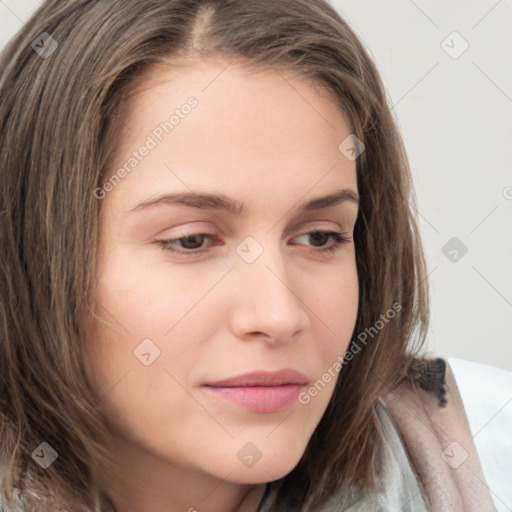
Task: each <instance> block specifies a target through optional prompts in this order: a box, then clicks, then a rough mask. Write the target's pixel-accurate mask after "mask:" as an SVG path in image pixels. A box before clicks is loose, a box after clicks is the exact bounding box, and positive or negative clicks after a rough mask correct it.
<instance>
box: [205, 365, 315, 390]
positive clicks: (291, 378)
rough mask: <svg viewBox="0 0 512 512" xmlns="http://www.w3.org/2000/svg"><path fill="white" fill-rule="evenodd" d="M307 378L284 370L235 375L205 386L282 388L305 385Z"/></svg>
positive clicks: (298, 373) (288, 369)
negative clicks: (288, 385)
mask: <svg viewBox="0 0 512 512" xmlns="http://www.w3.org/2000/svg"><path fill="white" fill-rule="evenodd" d="M307 382H308V378H307V377H306V376H305V375H303V374H302V373H300V372H299V371H297V370H293V369H290V368H285V369H283V370H279V371H274V372H272V371H255V372H251V373H244V374H243V375H236V376H235V377H230V378H228V379H223V380H218V381H215V382H207V383H205V386H213V387H239V386H283V385H285V384H300V385H304V384H307Z"/></svg>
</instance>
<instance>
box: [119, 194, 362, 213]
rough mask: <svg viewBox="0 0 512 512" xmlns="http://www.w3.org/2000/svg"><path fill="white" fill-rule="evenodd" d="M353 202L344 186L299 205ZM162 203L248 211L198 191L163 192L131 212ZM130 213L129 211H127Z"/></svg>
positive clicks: (311, 208) (306, 207) (315, 207)
mask: <svg viewBox="0 0 512 512" xmlns="http://www.w3.org/2000/svg"><path fill="white" fill-rule="evenodd" d="M347 201H348V202H351V203H355V204H357V205H359V196H358V195H357V194H356V193H355V192H354V191H353V190H351V189H348V188H342V189H340V190H337V191H335V192H334V193H332V194H328V195H326V196H321V197H315V198H313V199H311V200H310V201H308V202H306V203H302V204H301V205H299V207H298V209H299V211H300V212H307V211H314V210H321V209H323V208H330V207H333V206H336V205H338V204H341V203H344V202H347ZM160 204H181V205H184V206H188V207H190V208H198V209H201V210H210V209H211V210H223V211H226V212H228V213H230V214H232V215H237V216H243V215H245V213H246V209H245V205H244V203H243V202H242V203H239V202H238V201H235V200H234V199H232V198H230V197H228V196H226V195H224V194H208V193H197V192H177V193H172V194H163V195H161V196H158V197H156V198H154V199H148V200H147V201H144V202H142V203H140V204H139V205H137V206H136V207H135V208H132V209H131V210H129V212H135V211H139V210H143V209H145V208H148V207H149V206H153V205H160ZM127 213H128V212H127Z"/></svg>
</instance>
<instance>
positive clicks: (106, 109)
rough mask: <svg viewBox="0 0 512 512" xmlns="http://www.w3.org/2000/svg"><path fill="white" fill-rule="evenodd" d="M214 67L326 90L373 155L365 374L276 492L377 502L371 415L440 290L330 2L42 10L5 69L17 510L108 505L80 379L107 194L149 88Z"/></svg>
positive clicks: (3, 319) (101, 424)
mask: <svg viewBox="0 0 512 512" xmlns="http://www.w3.org/2000/svg"><path fill="white" fill-rule="evenodd" d="M42 33H47V34H49V35H50V36H51V38H53V40H55V43H53V42H52V40H51V39H48V36H46V35H44V34H43V35H41V34H42ZM37 41H39V46H34V44H33V43H35V44H37ZM37 49H39V51H37ZM41 49H43V50H42V51H41ZM44 52H46V54H45V53H44ZM209 56H212V57H213V56H224V57H226V56H227V57H228V58H229V59H236V60H237V61H240V62H243V63H246V64H247V66H254V67H260V68H270V67H272V68H274V69H292V70H296V71H298V72H299V73H300V74H301V75H302V76H303V77H304V80H310V81H311V82H312V83H315V84H316V85H317V86H318V87H322V88H323V89H325V90H326V91H328V93H329V94H330V95H331V97H332V98H333V100H334V101H335V102H336V104H337V105H339V108H340V109H342V110H343V111H344V112H345V114H346V116H347V118H348V120H349V121H350V123H351V127H352V132H353V134H354V135H355V136H357V138H358V139H360V140H361V141H362V142H363V144H364V148H365V149H364V151H363V153H362V154H361V155H360V156H359V157H358V158H357V161H356V165H357V167H356V169H357V182H358V190H359V194H360V213H359V216H358V220H357V224H356V226H355V232H354V240H355V248H356V259H357V270H358V275H359V283H360V290H359V300H360V303H359V310H358V317H357V322H356V327H355V330H354V333H353V340H352V342H351V345H350V347H349V351H351V352H352V354H353V357H352V358H351V359H350V360H348V359H347V360H344V363H343V369H342V372H341V375H340V378H339V380H338V382H337V385H336V389H335V391H334V395H333V397H332V399H331V401H330V403H329V406H328V408H327V410H326V412H325V414H324V416H323V418H322V420H321V421H320V423H319V425H318V427H317V428H316V430H315V432H314V433H313V435H312V437H311V439H310V442H309V444H308V446H307V449H306V451H305V453H304V455H303V457H302V459H301V460H300V462H299V463H298V465H297V466H296V467H295V468H294V469H293V471H292V472H291V473H289V474H288V475H286V476H285V477H284V478H283V479H281V481H280V482H279V485H280V486H281V488H282V492H283V493H285V492H286V493H288V494H294V495H295V496H296V503H298V504H299V505H300V504H304V503H306V502H308V503H310V504H311V505H312V509H313V510H314V509H315V505H319V504H320V503H321V502H322V500H324V499H326V498H327V497H329V496H330V495H331V494H332V493H333V492H334V491H335V489H336V488H337V487H338V486H339V483H340V482H345V483H346V484H348V485H352V484H353V485H360V486H363V487H365V488H367V489H369V490H371V489H372V487H373V486H374V485H375V476H376V474H377V473H378V471H379V465H378V461H379V454H380V453H381V443H382V440H381V437H380V435H379V429H378V421H377V418H376V412H375V405H376V402H377V401H378V398H379V397H380V396H382V395H384V394H386V393H387V392H389V391H390V390H393V389H395V388H396V387H397V386H399V385H400V384H401V383H402V382H405V381H406V380H407V376H408V374H409V373H408V372H409V368H410V366H411V362H412V361H413V355H415V356H416V355H417V354H419V350H420V349H421V347H422V344H423V341H424V338H425V335H426V331H427V325H428V288H427V280H426V272H425V268H426V267H425V262H424V256H423V252H422V247H421V242H420V239H419V236H418V227H417V224H416V222H415V218H414V215H413V213H412V209H411V208H412V207H414V206H412V205H414V203H415V198H414V193H413V190H412V188H411V178H410V171H409V164H408V161H407V157H406V154H405V151H404V147H403V143H402V140H401V137H400V135H399V133H398V131H397V127H396V123H395V120H394V118H393V115H392V112H391V109H390V107H389V101H388V98H387V97H386V93H385V90H384V88H383V85H382V83H381V79H380V77H379V74H378V72H377V70H376V67H375V65H374V64H373V62H372V60H371V59H370V58H369V56H368V54H367V52H366V50H365V48H364V46H363V45H362V43H361V42H360V41H359V40H358V38H357V37H356V35H355V34H354V32H353V31H352V30H351V28H350V27H349V26H348V25H347V23H346V22H345V21H344V20H343V19H342V18H341V17H340V15H339V14H338V13H337V12H336V10H335V9H334V8H333V7H332V6H331V5H330V4H329V3H327V0H279V1H275V0H145V1H143V2H141V1H140V0H123V1H122V2H110V1H106V0H97V1H90V0H66V1H63V0H47V1H45V2H44V3H43V4H42V5H41V7H40V8H39V9H38V10H37V11H36V12H35V13H34V14H33V15H32V17H31V18H30V19H29V21H28V22H27V23H26V24H25V25H24V26H23V27H22V28H21V30H20V31H19V32H18V33H17V34H16V35H15V37H14V38H13V39H12V40H11V41H10V42H9V44H8V45H7V47H6V48H5V49H4V51H3V53H2V55H1V57H0V72H1V76H0V155H1V158H0V181H1V184H2V187H1V188H0V197H1V200H0V290H1V291H0V293H1V295H0V297H1V299H0V457H1V461H2V464H3V465H4V472H3V475H2V478H3V479H2V483H1V488H0V491H1V492H2V493H3V494H5V495H6V497H7V498H8V499H9V503H11V502H10V500H11V498H12V496H13V492H14V493H15V494H16V492H18V491H21V494H20V496H21V497H22V499H23V503H24V504H30V503H42V504H44V505H45V506H48V507H49V508H51V509H53V510H55V509H56V508H57V507H59V506H62V507H65V508H66V509H68V510H73V511H75V510H76V511H87V510H91V509H93V508H94V507H95V506H97V504H98V496H99V494H98V488H99V482H97V481H96V478H95V474H96V469H97V468H98V467H100V466H99V465H98V461H100V460H101V461H103V462H102V463H101V466H102V467H104V465H105V464H108V460H109V453H108V447H107V446H106V445H105V443H106V439H108V436H107V435H106V433H107V432H108V427H107V422H106V419H105V417H104V415H103V412H102V410H101V408H100V407H98V404H99V403H100V402H101V397H98V396H96V395H95V394H94V392H93V390H92V388H91V386H90V385H89V383H88V381H87V378H86V373H85V370H84V366H83V358H84V353H85V352H84V346H83V343H84V341H83V340H84V339H85V336H84V332H85V328H86V324H87V322H86V321H85V319H86V318H90V316H91V314H93V312H94V311H95V299H94V297H95V290H96V285H97V279H98V276H97V268H98V258H99V249H100V240H99V233H100V229H99V219H100V214H101V207H102V201H99V200H98V199H97V198H96V196H95V194H94V191H95V190H97V188H98V187H101V186H102V184H103V183H105V181H106V179H107V178H108V175H107V174H106V169H107V165H106V164H107V162H108V158H109V154H110V153H109V152H110V150H111V148H113V147H115V144H116V134H117V133H118V131H119V129H118V126H119V123H121V122H122V108H121V107H122V105H123V98H125V97H126V96H127V94H128V93H129V92H130V91H131V90H132V89H133V87H134V85H135V84H136V83H137V80H136V79H138V80H139V81H140V80H142V79H143V76H144V73H145V72H146V71H148V70H149V69H150V68H151V67H152V66H154V65H156V64H165V65H170V66H172V62H173V59H178V58H180V59H188V61H190V62H193V61H194V59H195V58H208V57H209ZM340 142H341V141H340ZM393 305H395V307H394V308H393ZM396 305H399V307H398V308H397V307H396ZM390 310H393V311H395V315H393V319H392V320H391V319H388V320H386V321H383V318H382V317H383V316H385V315H386V312H387V311H390ZM379 321H380V324H377V322H379ZM376 325H377V327H375V326H376ZM370 329H373V331H372V330H370ZM362 333H366V338H365V343H361V341H362V339H363V338H364V336H363V335H362ZM369 333H371V336H370V337H368V336H369ZM358 340H359V342H358ZM356 346H357V347H358V348H359V350H356ZM42 442H46V443H48V445H50V446H51V448H53V449H54V450H55V451H56V452H57V454H58V457H57V459H56V460H55V461H54V462H53V463H52V464H51V465H50V466H49V467H47V468H46V469H43V468H42V467H41V466H40V465H38V464H37V463H36V462H35V461H36V457H35V456H34V452H35V451H36V450H37V449H39V450H41V448H40V445H41V443H42ZM298 491H300V492H298ZM31 500H32V501H31ZM27 506H28V505H27ZM276 507H277V505H276ZM276 510H277V508H276Z"/></svg>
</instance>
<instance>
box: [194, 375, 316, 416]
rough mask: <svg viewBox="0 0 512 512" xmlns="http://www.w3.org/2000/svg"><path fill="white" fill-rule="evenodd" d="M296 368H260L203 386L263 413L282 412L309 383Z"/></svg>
mask: <svg viewBox="0 0 512 512" xmlns="http://www.w3.org/2000/svg"><path fill="white" fill-rule="evenodd" d="M307 382H308V379H307V377H306V376H305V375H303V374H302V373H300V372H297V371H296V370H292V369H288V368H286V369H284V370H279V371H277V372H266V371H257V372H252V373H246V374H244V375H238V376H236V377H231V378H229V379H224V380H220V381H216V382H208V383H206V384H204V386H203V389H205V390H206V391H207V392H208V393H211V394H213V395H215V396H217V397H219V398H224V399H227V400H229V401H231V402H234V403H236V404H238V405H240V406H241V407H243V408H245V409H247V410H249V411H251V412H259V413H271V412H278V411H281V410H283V409H286V408H287V407H289V406H290V405H292V404H293V403H294V402H295V401H296V399H297V396H298V394H299V393H300V391H301V390H302V388H303V387H304V386H305V385H306V384H307Z"/></svg>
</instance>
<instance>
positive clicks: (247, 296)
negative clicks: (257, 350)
mask: <svg viewBox="0 0 512 512" xmlns="http://www.w3.org/2000/svg"><path fill="white" fill-rule="evenodd" d="M262 248H263V252H262V253H261V255H260V256H259V257H258V258H257V259H256V260H255V261H253V262H251V263H248V262H247V261H246V260H245V259H244V258H243V257H240V258H238V256H237V257H236V258H237V261H236V264H235V268H234V269H233V271H232V272H231V279H233V280H234V282H235V285H234V293H233V294H232V296H231V301H230V323H231V329H232V331H233V334H234V335H235V336H237V337H238V338H239V339H245V340H254V339H263V340H264V341H266V342H268V343H271V344H273V345H277V344H287V343H292V342H293V341H294V340H295V339H296V337H297V335H298V334H299V333H300V332H302V331H304V330H305V329H306V328H307V326H308V325H309V316H308V313H307V312H308V307H307V305H306V304H305V301H304V299H303V297H301V296H300V295H301V293H300V292H301V291H303V287H304V280H300V282H299V280H298V279H297V276H298V275H299V274H298V272H299V271H298V270H296V271H294V269H293V268H291V263H290V262H289V261H288V260H287V259H286V256H285V255H283V254H282V251H281V249H280V248H279V247H278V244H277V243H275V244H274V245H273V246H272V247H271V246H270V243H267V244H265V245H264V246H262ZM249 261H250V260H249Z"/></svg>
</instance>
